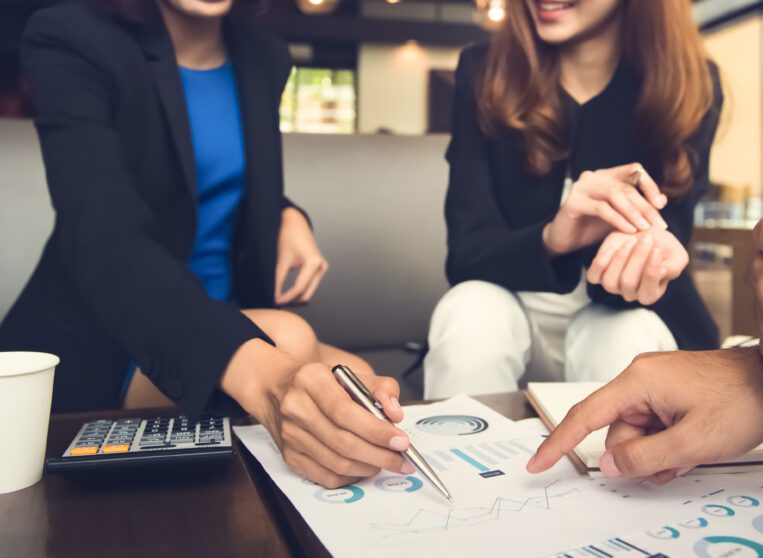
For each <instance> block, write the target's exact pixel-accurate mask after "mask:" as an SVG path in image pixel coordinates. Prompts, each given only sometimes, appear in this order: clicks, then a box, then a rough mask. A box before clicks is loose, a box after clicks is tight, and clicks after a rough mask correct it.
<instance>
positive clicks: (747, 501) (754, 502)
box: [726, 495, 760, 508]
mask: <svg viewBox="0 0 763 558" xmlns="http://www.w3.org/2000/svg"><path fill="white" fill-rule="evenodd" d="M726 501H727V502H728V503H729V504H731V505H732V506H736V507H738V508H757V507H758V506H759V505H760V500H758V499H757V498H753V497H752V496H741V495H739V496H729V497H728V498H726Z"/></svg>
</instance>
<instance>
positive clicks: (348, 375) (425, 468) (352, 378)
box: [332, 364, 454, 502]
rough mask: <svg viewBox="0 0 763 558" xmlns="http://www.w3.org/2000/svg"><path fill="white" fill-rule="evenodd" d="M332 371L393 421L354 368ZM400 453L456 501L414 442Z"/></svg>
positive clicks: (354, 395) (354, 393) (357, 398)
mask: <svg viewBox="0 0 763 558" xmlns="http://www.w3.org/2000/svg"><path fill="white" fill-rule="evenodd" d="M332 372H333V373H334V377H335V378H336V379H337V381H338V382H339V384H340V385H341V386H342V387H343V388H344V389H346V390H347V391H348V392H350V395H351V396H352V398H353V399H354V400H355V401H357V402H358V403H360V404H361V405H363V406H364V407H365V408H366V409H367V410H368V411H369V412H370V413H371V414H372V415H374V416H375V417H376V418H378V419H381V420H386V421H387V422H390V423H391V422H392V421H391V420H389V419H388V418H387V415H385V414H384V408H383V407H382V405H381V403H379V402H378V401H377V400H376V399H375V398H374V396H373V395H371V392H370V391H368V388H367V387H366V386H365V384H364V383H363V382H361V381H360V378H358V377H357V376H356V375H355V374H354V373H353V372H352V370H350V369H349V368H348V367H347V366H343V365H341V364H339V365H337V366H335V367H334V368H333V369H332ZM400 453H402V454H403V457H405V458H406V459H407V460H408V461H410V462H411V465H413V466H414V467H416V469H417V470H418V471H419V473H421V475H422V476H423V477H424V478H425V479H427V480H428V481H429V482H430V483H432V485H433V486H434V487H435V488H436V489H437V490H438V491H439V492H440V493H441V494H442V495H443V496H445V497H446V498H447V499H448V500H450V501H451V502H454V500H453V497H452V496H451V495H450V492H448V489H447V488H445V485H444V484H443V482H442V481H441V480H440V477H438V476H437V474H436V473H435V472H434V471H433V470H432V468H431V467H430V466H429V464H428V463H427V462H426V461H425V460H424V458H423V457H422V456H421V454H420V453H419V452H418V451H417V450H416V448H414V447H413V444H411V445H409V446H408V449H407V450H405V451H402V452H400Z"/></svg>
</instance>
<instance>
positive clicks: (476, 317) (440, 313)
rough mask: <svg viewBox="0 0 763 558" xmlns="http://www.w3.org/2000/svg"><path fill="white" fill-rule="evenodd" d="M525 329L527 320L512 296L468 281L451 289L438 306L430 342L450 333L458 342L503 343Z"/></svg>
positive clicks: (498, 289) (497, 287)
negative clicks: (491, 340)
mask: <svg viewBox="0 0 763 558" xmlns="http://www.w3.org/2000/svg"><path fill="white" fill-rule="evenodd" d="M526 329H528V326H527V318H526V316H525V314H524V311H523V309H522V306H521V304H520V303H519V301H518V300H517V298H516V297H515V296H514V294H513V293H512V292H510V291H508V290H506V289H504V288H503V287H499V286H498V285H494V284H493V283H488V282H486V281H466V282H464V283H459V284H458V285H456V286H455V287H453V288H452V289H450V290H449V291H448V292H447V293H446V294H445V296H443V298H442V299H441V300H440V302H439V303H438V304H437V307H436V308H435V311H434V314H433V315H432V323H431V327H430V342H431V338H432V337H435V338H439V337H441V336H448V334H449V333H450V334H453V335H452V336H455V337H457V338H458V339H474V338H480V339H482V340H484V339H486V338H490V339H492V338H500V339H502V340H503V339H506V338H508V337H511V336H512V335H513V334H515V333H517V332H518V331H524V330H526ZM528 335H529V333H528ZM449 337H451V336H449ZM451 341H452V339H451Z"/></svg>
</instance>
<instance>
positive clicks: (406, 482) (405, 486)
mask: <svg viewBox="0 0 763 558" xmlns="http://www.w3.org/2000/svg"><path fill="white" fill-rule="evenodd" d="M374 486H376V488H378V489H380V490H383V491H384V492H416V491H417V490H418V489H419V488H421V487H422V486H424V483H423V482H421V480H420V479H418V478H416V477H412V476H411V477H381V478H379V479H376V481H375V482H374Z"/></svg>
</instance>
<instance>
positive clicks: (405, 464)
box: [400, 461, 416, 475]
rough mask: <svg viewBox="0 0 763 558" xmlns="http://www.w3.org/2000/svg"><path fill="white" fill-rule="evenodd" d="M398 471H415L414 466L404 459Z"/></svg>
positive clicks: (410, 472) (408, 472)
mask: <svg viewBox="0 0 763 558" xmlns="http://www.w3.org/2000/svg"><path fill="white" fill-rule="evenodd" d="M400 472H401V473H403V474H404V475H410V474H412V473H415V472H416V468H415V467H414V466H413V465H411V464H410V463H408V462H407V461H404V462H403V466H402V467H400Z"/></svg>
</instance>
